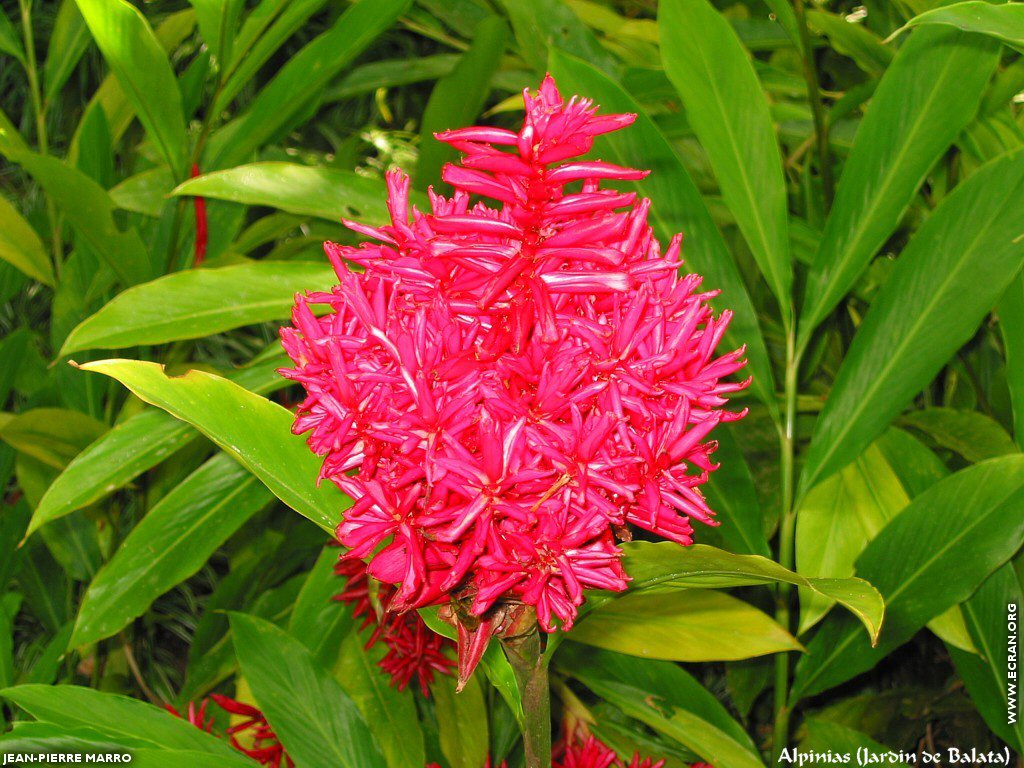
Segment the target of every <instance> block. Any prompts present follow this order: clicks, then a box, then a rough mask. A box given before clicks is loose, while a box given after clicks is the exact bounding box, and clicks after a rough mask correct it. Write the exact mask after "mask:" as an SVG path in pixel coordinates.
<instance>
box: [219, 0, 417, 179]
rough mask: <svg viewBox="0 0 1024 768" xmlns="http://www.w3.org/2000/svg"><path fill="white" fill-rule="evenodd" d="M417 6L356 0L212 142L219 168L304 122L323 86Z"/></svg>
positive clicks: (408, 0)
mask: <svg viewBox="0 0 1024 768" xmlns="http://www.w3.org/2000/svg"><path fill="white" fill-rule="evenodd" d="M411 4H412V0H374V2H372V3H356V4H355V5H351V6H349V7H348V9H347V10H346V11H345V12H344V13H343V14H342V15H341V16H340V17H339V18H338V19H337V21H335V22H334V25H333V26H332V27H331V28H330V29H328V30H327V31H326V32H324V33H323V34H321V35H319V36H318V37H317V38H316V39H314V40H313V41H312V42H311V43H309V44H308V45H306V46H305V47H304V48H303V49H302V50H301V51H299V52H298V53H296V54H294V55H293V56H292V57H291V58H290V59H288V61H287V63H285V65H284V66H283V67H282V68H281V70H280V71H279V72H278V73H277V75H275V76H274V79H273V80H271V81H270V83H269V84H267V85H266V86H264V88H263V89H262V90H261V91H260V92H259V94H258V95H257V96H256V98H255V100H254V101H253V102H252V104H251V105H250V106H249V108H248V109H247V110H246V111H245V112H244V113H243V114H242V115H241V116H240V117H238V118H237V119H236V120H234V121H233V122H231V123H230V124H228V125H227V126H225V127H224V128H222V129H221V130H220V131H218V132H217V134H215V135H214V136H213V137H212V138H211V140H210V147H209V151H208V156H209V157H210V158H211V161H210V164H211V167H214V168H223V167H228V166H232V165H237V164H238V163H240V162H243V161H244V160H246V159H248V158H249V156H250V155H251V154H252V153H253V152H254V151H256V150H257V149H259V148H260V147H261V146H263V145H264V144H266V143H267V142H269V141H271V140H273V139H274V138H276V137H277V136H279V135H281V134H283V133H285V132H287V131H289V130H291V129H292V128H294V127H295V126H296V125H297V124H298V123H299V122H301V121H302V120H303V119H304V118H305V116H306V115H307V113H308V112H309V110H310V108H311V107H312V106H314V105H315V104H316V103H317V102H318V101H319V98H320V93H321V92H322V90H323V88H324V87H325V86H326V85H327V84H328V83H329V82H330V81H331V80H333V79H334V77H335V76H336V75H337V74H338V73H339V72H341V71H342V70H343V69H345V67H347V66H348V65H349V64H350V63H351V62H352V61H353V60H354V59H355V58H356V57H357V56H359V54H361V53H362V52H363V51H364V50H366V48H367V47H369V45H370V44H371V43H372V42H373V41H374V40H375V39H376V38H377V36H378V35H380V34H381V33H382V32H384V31H385V30H386V29H388V28H389V27H390V26H391V25H392V24H393V23H394V22H395V20H396V19H397V18H398V17H399V16H400V15H401V14H402V13H404V12H405V11H406V10H407V9H408V8H409V6H410V5H411Z"/></svg>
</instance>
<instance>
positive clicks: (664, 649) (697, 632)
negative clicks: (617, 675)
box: [568, 589, 801, 662]
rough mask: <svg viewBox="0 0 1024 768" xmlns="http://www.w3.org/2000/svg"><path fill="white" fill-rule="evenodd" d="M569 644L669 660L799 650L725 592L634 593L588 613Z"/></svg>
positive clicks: (758, 614) (790, 638)
mask: <svg viewBox="0 0 1024 768" xmlns="http://www.w3.org/2000/svg"><path fill="white" fill-rule="evenodd" d="M568 639H570V640H574V641H576V642H578V643H584V644H586V645H593V646H596V647H598V648H604V649H606V650H609V651H617V652H618V653H627V654H629V655H630V656H640V657H642V658H647V659H665V660H667V661H693V662H698V661H735V660H737V659H749V658H751V657H754V656H764V655H767V654H770V653H781V652H784V651H797V650H800V649H801V647H800V643H798V642H797V641H796V639H794V638H793V636H792V635H790V634H789V633H788V632H787V631H786V630H784V629H783V628H782V627H780V626H779V625H778V624H776V623H775V622H774V621H773V620H772V619H770V618H769V617H768V616H767V615H766V614H764V613H762V612H761V611H759V610H758V609H757V608H755V607H754V606H752V605H750V604H749V603H745V602H743V601H742V600H739V599H737V598H735V597H732V596H731V595H728V594H726V593H725V592H719V591H717V590H713V589H685V590H675V591H673V592H663V593H662V592H653V593H645V592H635V593H627V594H626V595H624V596H622V597H620V598H617V599H615V600H612V601H610V602H608V603H605V604H604V605H602V606H601V607H600V608H598V609H597V610H595V611H591V612H590V613H588V614H587V615H586V617H584V618H583V619H582V620H581V621H580V623H579V624H577V625H576V626H575V627H574V628H573V629H572V631H571V632H570V633H569V638H568Z"/></svg>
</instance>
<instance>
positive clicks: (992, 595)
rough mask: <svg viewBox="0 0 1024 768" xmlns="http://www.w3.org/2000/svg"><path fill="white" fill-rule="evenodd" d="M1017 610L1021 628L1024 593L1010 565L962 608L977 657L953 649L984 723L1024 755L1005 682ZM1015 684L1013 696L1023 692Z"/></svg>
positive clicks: (1022, 730) (1023, 731)
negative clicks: (1010, 627)
mask: <svg viewBox="0 0 1024 768" xmlns="http://www.w3.org/2000/svg"><path fill="white" fill-rule="evenodd" d="M1011 605H1014V606H1016V611H1014V613H1016V621H1017V622H1018V626H1019V623H1020V610H1021V605H1024V589H1022V587H1021V583H1020V579H1019V577H1018V575H1017V572H1016V571H1015V569H1014V567H1013V565H1012V564H1010V563H1007V564H1006V565H1004V566H1002V567H1001V568H998V569H997V570H996V571H994V572H993V573H992V575H991V576H989V577H988V578H987V579H986V580H985V583H984V584H982V585H981V587H979V588H978V591H977V592H975V593H974V595H973V596H972V597H971V599H970V600H968V601H967V602H965V603H964V604H963V613H964V619H965V620H966V623H967V628H968V631H969V632H970V635H971V639H972V640H973V641H974V645H975V647H976V648H977V649H978V652H979V654H980V657H979V656H975V655H973V654H970V653H965V652H964V651H960V650H958V649H955V648H953V649H950V655H951V656H952V658H953V663H954V664H955V665H956V670H957V673H958V674H959V675H960V677H961V678H962V679H963V681H964V684H965V686H966V687H967V692H968V693H969V694H970V695H971V699H972V700H973V701H974V705H975V706H976V707H977V708H978V711H979V712H980V713H981V715H982V717H984V718H985V722H986V723H988V726H989V728H991V729H992V730H993V731H994V732H995V733H996V734H997V735H998V736H999V738H1001V739H1003V741H1005V742H1007V743H1008V744H1012V745H1013V748H1014V749H1016V750H1018V751H1022V750H1024V724H1022V723H1021V722H1020V719H1019V718H1018V719H1017V722H1016V723H1013V724H1008V723H1007V716H1006V715H1007V712H1009V711H1010V709H1009V701H1010V692H1009V689H1008V684H1009V683H1010V682H1011V681H1010V680H1008V679H1007V677H1008V676H1007V671H1008V670H1009V669H1010V667H1009V664H1008V662H1009V658H1008V657H1009V651H1008V646H1007V634H1008V629H1007V621H1008V618H1009V615H1010V610H1009V606H1011ZM1019 687H1020V681H1019V679H1018V680H1017V681H1016V682H1015V688H1016V690H1015V691H1014V694H1013V695H1014V697H1016V696H1017V693H1016V691H1017V690H1019Z"/></svg>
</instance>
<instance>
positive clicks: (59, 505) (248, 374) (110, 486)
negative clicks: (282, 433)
mask: <svg viewBox="0 0 1024 768" xmlns="http://www.w3.org/2000/svg"><path fill="white" fill-rule="evenodd" d="M286 362H287V361H286V359H285V358H284V356H283V355H282V356H274V357H270V358H268V359H266V360H262V361H257V362H254V363H252V364H251V365H250V366H249V367H246V368H240V369H238V370H237V371H233V372H231V373H230V374H228V375H227V378H228V379H230V380H231V381H234V382H235V383H236V384H238V385H239V386H241V387H244V388H245V389H248V390H249V391H250V392H254V393H256V394H261V395H265V394H269V393H270V392H273V391H275V390H277V389H282V388H283V387H285V386H286V385H287V384H288V381H287V380H286V379H284V378H283V377H281V376H280V375H278V373H277V372H276V371H275V370H274V369H275V368H276V367H278V366H280V365H284V364H285V363H286ZM198 437H199V435H198V434H197V433H196V432H195V431H194V430H193V429H192V428H191V427H190V426H189V424H188V423H186V422H182V421H179V420H178V419H176V418H174V417H173V416H171V415H169V414H167V413H165V412H164V411H161V410H157V409H152V410H146V411H143V412H142V413H139V414H136V415H135V416H132V417H131V418H129V419H128V420H127V421H125V422H123V423H121V424H118V425H117V426H116V427H114V428H113V429H112V430H110V431H109V432H107V433H106V434H104V435H103V436H102V437H101V438H99V439H98V440H96V442H94V443H93V444H92V445H90V446H89V447H88V448H86V449H85V450H83V451H82V452H81V453H80V454H78V455H77V456H76V457H75V458H74V459H72V461H71V463H70V464H69V465H68V466H67V468H66V469H65V470H64V471H63V472H62V473H61V474H60V475H59V476H58V477H57V479H56V480H55V481H54V482H53V484H52V485H51V486H50V487H49V488H47V489H46V493H45V494H44V495H43V497H42V499H41V500H40V501H39V505H38V506H37V507H36V510H35V513H34V514H33V516H32V523H31V525H30V526H29V533H32V532H33V531H35V530H36V529H37V528H39V527H40V526H42V525H44V524H46V523H47V522H49V521H51V520H55V519H56V518H58V517H62V516H63V515H67V514H70V513H71V512H74V511H75V510H78V509H82V508H83V507H87V506H89V505H90V504H92V503H93V502H95V501H99V500H100V499H101V498H103V497H104V496H106V495H107V494H110V493H113V492H114V491H116V490H117V489H118V488H122V487H124V486H125V485H126V484H127V483H130V482H131V481H132V480H134V479H135V478H136V477H138V476H139V475H141V474H142V473H143V472H145V471H146V470H148V469H152V468H153V467H155V466H156V465H157V464H159V463H160V462H161V461H163V460H164V459H166V458H167V457H168V456H171V455H173V454H174V453H175V452H177V451H178V450H179V449H181V448H183V447H185V446H186V445H188V444H189V443H191V442H192V441H193V440H195V439H196V438H198Z"/></svg>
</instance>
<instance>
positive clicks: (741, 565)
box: [589, 541, 885, 642]
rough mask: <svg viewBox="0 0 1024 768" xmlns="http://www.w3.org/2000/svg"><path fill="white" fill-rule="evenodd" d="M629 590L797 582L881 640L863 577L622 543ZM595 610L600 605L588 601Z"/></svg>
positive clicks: (702, 550) (878, 602) (704, 550)
mask: <svg viewBox="0 0 1024 768" xmlns="http://www.w3.org/2000/svg"><path fill="white" fill-rule="evenodd" d="M621 549H622V550H623V552H624V553H625V556H624V558H623V567H624V568H625V569H626V573H628V574H629V575H630V576H631V577H632V581H631V582H630V585H629V586H630V590H631V591H646V590H657V591H659V592H665V591H670V590H675V589H689V588H693V587H699V588H703V589H728V588H730V587H743V586H749V585H752V584H778V583H785V584H793V585H795V586H797V587H803V588H805V589H810V590H812V591H814V592H818V593H820V594H822V595H823V596H825V597H827V598H829V599H833V600H836V601H837V602H839V603H840V604H841V605H843V606H844V607H845V608H846V609H847V610H849V611H850V612H851V613H853V614H854V615H855V616H856V617H857V618H858V619H859V620H860V621H861V622H863V624H864V628H865V629H867V631H868V637H869V638H870V640H869V642H870V641H873V640H874V639H875V638H877V637H878V633H879V631H880V629H881V625H882V615H883V612H884V610H885V608H884V605H883V603H882V598H881V597H880V596H879V594H878V591H877V590H876V589H875V588H874V587H873V586H872V585H871V584H870V583H868V582H867V581H864V580H862V579H808V578H806V577H804V576H800V575H798V574H796V573H793V572H792V571H790V570H788V569H786V568H783V567H782V566H781V565H779V564H778V563H775V562H772V561H771V560H769V559H768V558H766V557H761V556H759V555H734V554H732V553H730V552H725V551H723V550H720V549H715V548H714V547H708V546H705V545H703V544H694V545H693V546H691V547H680V546H679V545H678V544H675V543H673V542H660V543H657V544H655V543H651V542H643V541H634V542H629V543H626V544H623V545H621ZM589 602H590V603H591V609H593V607H594V604H597V605H600V604H602V601H600V599H599V598H597V597H596V596H595V597H593V598H591V599H590V600H589Z"/></svg>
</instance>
